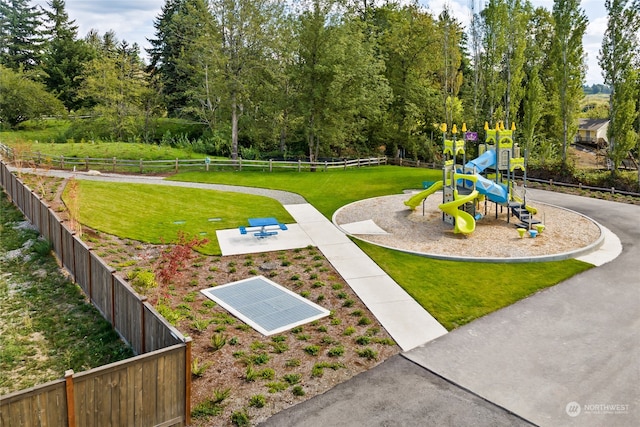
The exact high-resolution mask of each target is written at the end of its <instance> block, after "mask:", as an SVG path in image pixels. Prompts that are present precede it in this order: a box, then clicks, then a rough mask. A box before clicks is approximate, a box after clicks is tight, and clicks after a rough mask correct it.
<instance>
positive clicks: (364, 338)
mask: <svg viewBox="0 0 640 427" xmlns="http://www.w3.org/2000/svg"><path fill="white" fill-rule="evenodd" d="M370 342H371V338H370V337H368V336H366V335H362V336H359V337H358V338H356V344H359V345H367V344H369V343H370Z"/></svg>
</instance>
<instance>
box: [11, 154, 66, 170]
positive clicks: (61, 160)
mask: <svg viewBox="0 0 640 427" xmlns="http://www.w3.org/2000/svg"><path fill="white" fill-rule="evenodd" d="M14 160H15V159H14ZM60 169H64V156H60Z"/></svg>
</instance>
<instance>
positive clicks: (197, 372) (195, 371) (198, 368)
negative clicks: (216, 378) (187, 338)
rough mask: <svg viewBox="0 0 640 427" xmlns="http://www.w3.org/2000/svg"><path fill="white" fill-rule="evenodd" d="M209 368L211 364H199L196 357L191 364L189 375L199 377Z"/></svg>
mask: <svg viewBox="0 0 640 427" xmlns="http://www.w3.org/2000/svg"><path fill="white" fill-rule="evenodd" d="M209 366H211V363H209V362H206V363H203V364H200V359H199V358H197V357H196V358H195V359H193V361H192V362H191V374H192V375H193V376H194V377H201V376H203V375H204V373H205V371H206V370H207V368H208V367H209Z"/></svg>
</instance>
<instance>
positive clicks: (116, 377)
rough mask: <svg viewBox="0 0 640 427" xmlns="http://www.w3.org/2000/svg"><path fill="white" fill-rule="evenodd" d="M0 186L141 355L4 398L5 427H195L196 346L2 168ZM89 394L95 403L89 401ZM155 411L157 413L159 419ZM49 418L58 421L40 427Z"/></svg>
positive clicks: (1, 417)
mask: <svg viewBox="0 0 640 427" xmlns="http://www.w3.org/2000/svg"><path fill="white" fill-rule="evenodd" d="M0 184H1V185H2V187H3V188H4V190H5V192H6V193H7V194H8V195H9V197H10V198H11V200H12V202H13V203H14V204H15V205H16V206H17V207H18V208H19V209H20V210H21V211H22V213H23V214H24V216H25V217H26V218H27V219H28V220H29V221H30V222H31V223H32V224H33V225H34V226H36V227H37V228H38V230H39V231H40V234H41V235H42V236H43V237H44V238H45V239H47V240H49V241H50V242H51V243H52V246H53V251H54V252H55V254H56V256H57V257H58V259H59V260H60V262H61V264H62V266H63V267H64V268H65V269H66V270H67V271H68V272H69V274H70V275H71V277H72V278H73V280H74V281H75V283H77V284H78V286H80V288H82V290H83V292H84V293H85V295H87V297H88V298H89V299H90V301H91V303H92V304H93V305H94V306H95V307H96V308H97V309H98V310H99V311H100V312H101V313H102V315H103V316H104V318H105V319H107V320H108V321H109V322H110V323H111V324H112V325H113V328H114V329H115V330H116V331H117V332H118V334H119V335H120V336H121V337H122V339H123V340H124V341H126V342H127V343H128V344H129V345H130V346H131V348H132V349H133V351H134V352H135V353H136V354H139V355H140V356H138V357H134V358H131V359H128V360H126V361H121V362H117V363H114V364H111V365H106V366H103V367H101V368H97V369H92V370H90V371H87V372H83V373H79V374H70V375H68V376H67V378H66V379H65V380H60V381H58V382H56V381H54V382H52V383H49V384H45V385H43V386H38V387H34V388H32V389H28V390H23V391H19V392H15V393H12V394H9V395H6V396H2V397H0V406H1V407H2V410H1V411H0V427H4V426H7V427H8V426H12V427H13V426H21V425H25V426H28V425H52V426H57V425H60V426H67V425H68V426H76V425H78V426H102V425H136V426H138V425H139V426H147V425H148V426H153V425H164V426H173V425H186V424H188V423H189V418H190V410H191V408H190V403H189V399H190V390H191V367H190V364H191V354H190V353H191V340H190V339H189V338H185V337H184V336H182V334H181V333H180V332H179V331H178V330H177V329H175V328H174V327H173V326H171V325H170V324H169V323H168V322H167V321H166V320H165V319H164V318H163V317H162V316H160V315H159V314H158V313H157V312H156V310H155V309H154V308H153V306H151V304H149V303H148V302H147V301H146V298H145V297H141V296H140V295H138V294H137V293H136V292H135V291H134V290H133V289H132V288H131V287H130V286H129V285H128V284H127V283H126V282H125V281H123V280H122V279H121V278H119V277H117V276H116V275H115V274H114V273H115V270H114V269H113V268H111V267H109V266H108V265H107V264H106V263H105V262H104V261H103V260H102V259H101V258H100V257H99V256H97V255H96V254H95V253H93V251H92V250H91V248H90V247H88V246H87V245H86V244H85V243H84V242H83V241H82V240H80V239H79V238H78V236H76V234H75V232H74V231H72V230H70V229H69V228H68V227H67V226H66V225H65V223H64V222H63V221H62V220H61V219H60V218H59V217H58V216H57V215H56V213H55V212H54V211H53V210H52V209H50V207H49V206H48V205H47V203H46V202H45V201H44V200H42V199H41V198H40V197H39V196H38V195H37V194H36V193H35V192H33V191H32V190H31V189H29V187H27V186H26V185H25V184H24V183H23V182H22V181H21V180H20V179H19V178H18V177H17V176H15V175H14V174H12V173H11V172H10V171H9V170H8V168H7V167H6V164H5V163H4V162H2V161H0ZM165 353H166V354H165ZM86 384H90V385H86ZM60 387H61V388H62V390H63V391H62V392H61V391H60V390H59V388H60ZM80 387H81V388H80ZM86 387H90V389H87V388H86ZM65 390H66V391H65ZM74 390H75V392H74ZM78 390H81V392H80V393H78V392H77V391H78ZM87 390H89V394H93V395H95V396H96V397H95V399H88V398H86V396H85V394H86V393H87ZM70 393H71V395H72V397H73V398H72V399H71V398H70ZM62 397H64V399H62ZM72 403H73V404H72ZM141 405H142V406H141ZM152 410H154V411H155V410H157V413H156V414H154V415H153V416H151V415H150V411H152ZM45 418H46V419H48V420H49V419H50V420H53V421H51V423H41V422H40V421H38V420H41V419H45ZM56 420H62V421H59V422H58V421H56ZM118 420H126V421H127V422H125V423H121V422H120V421H118ZM128 421H134V422H132V423H129V422H128Z"/></svg>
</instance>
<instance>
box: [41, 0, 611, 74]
mask: <svg viewBox="0 0 640 427" xmlns="http://www.w3.org/2000/svg"><path fill="white" fill-rule="evenodd" d="M419 1H420V3H421V4H422V5H423V6H426V7H427V8H428V9H429V10H430V11H431V12H432V13H433V14H434V15H435V16H437V15H438V14H439V13H440V12H441V11H442V9H443V7H444V6H445V4H448V5H449V10H451V11H452V13H453V15H454V16H455V17H456V18H457V19H458V21H460V22H461V23H462V24H463V25H465V27H467V26H468V24H469V22H470V17H471V2H473V1H475V4H476V7H477V8H478V9H480V8H482V7H483V5H484V3H485V0H419ZM46 3H47V1H46V0H35V1H32V4H40V5H43V6H44V5H46ZM531 3H532V4H533V6H534V7H538V6H542V7H545V8H546V9H548V10H551V9H552V8H553V0H531ZM65 4H66V9H67V13H68V14H69V18H70V19H72V20H75V21H76V25H77V26H78V36H79V37H84V36H85V35H86V34H87V33H88V32H89V30H91V29H96V30H98V32H99V33H100V34H104V33H105V32H107V31H109V30H113V31H114V32H115V33H116V37H117V38H118V39H119V40H126V41H127V42H129V44H133V43H138V45H139V46H140V47H141V53H142V55H143V56H145V52H144V48H149V47H150V44H149V42H147V38H153V37H154V35H155V30H154V28H153V21H154V19H155V18H157V17H158V16H159V15H160V13H161V9H162V6H163V5H164V4H165V0H126V1H123V0H66V2H65ZM581 7H582V8H583V9H584V11H585V13H586V15H587V18H588V19H589V24H588V27H587V31H586V34H585V37H584V40H583V44H584V49H585V52H586V54H587V67H588V70H587V74H586V83H587V84H589V85H591V84H594V83H602V82H603V77H602V71H601V69H600V67H598V60H597V57H598V51H599V50H600V45H601V43H602V35H603V34H604V31H605V29H606V28H607V14H606V10H605V8H604V2H603V1H602V0H582V3H581Z"/></svg>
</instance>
